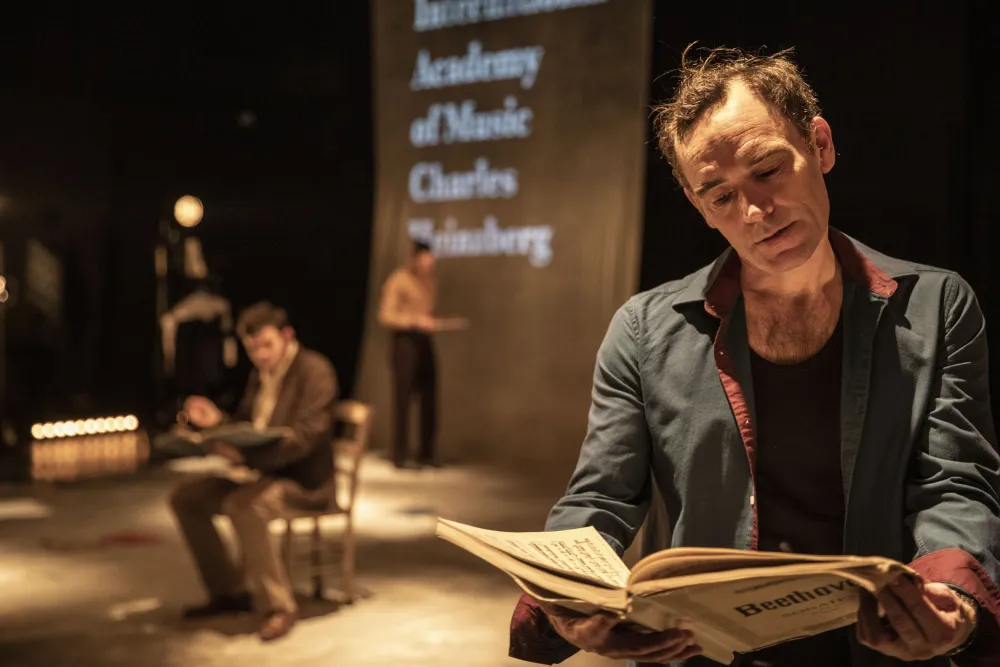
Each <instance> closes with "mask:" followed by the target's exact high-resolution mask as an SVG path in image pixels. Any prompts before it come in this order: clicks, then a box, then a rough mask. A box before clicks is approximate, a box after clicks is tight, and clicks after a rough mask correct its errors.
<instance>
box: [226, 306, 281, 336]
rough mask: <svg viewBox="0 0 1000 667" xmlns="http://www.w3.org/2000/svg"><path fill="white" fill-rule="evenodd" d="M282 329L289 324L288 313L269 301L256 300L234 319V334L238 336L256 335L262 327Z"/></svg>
mask: <svg viewBox="0 0 1000 667" xmlns="http://www.w3.org/2000/svg"><path fill="white" fill-rule="evenodd" d="M268 326H271V327H275V328H276V329H284V328H285V327H287V326H289V324H288V313H287V312H285V309H284V308H278V307H277V306H275V305H274V304H273V303H271V302H270V301H258V302H257V303H255V304H253V305H252V306H248V307H247V308H246V309H245V310H244V311H243V312H241V313H240V316H239V319H237V321H236V335H237V336H239V337H240V338H244V337H246V336H256V335H257V334H258V333H260V330H261V329H263V328H264V327H268Z"/></svg>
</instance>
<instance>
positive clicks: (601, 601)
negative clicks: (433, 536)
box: [437, 521, 628, 610]
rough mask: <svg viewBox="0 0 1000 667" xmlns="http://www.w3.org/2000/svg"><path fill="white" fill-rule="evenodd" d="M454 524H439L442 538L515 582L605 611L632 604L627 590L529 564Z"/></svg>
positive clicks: (442, 522) (622, 608)
mask: <svg viewBox="0 0 1000 667" xmlns="http://www.w3.org/2000/svg"><path fill="white" fill-rule="evenodd" d="M450 524H451V522H446V521H439V522H438V525H437V535H438V537H440V538H442V539H445V540H447V541H449V542H451V543H452V544H454V545H456V546H458V547H461V548H463V549H465V550H466V551H468V552H469V553H471V554H472V555H474V556H478V557H479V558H481V559H482V560H484V561H486V562H487V563H489V564H490V565H492V566H493V567H496V568H498V569H499V570H502V571H503V572H506V573H507V574H508V575H510V576H511V577H514V578H515V581H517V579H523V580H524V581H527V582H529V583H531V584H534V585H535V586H539V587H541V588H544V589H546V590H549V591H552V592H553V593H555V594H557V595H560V596H563V597H564V598H567V599H570V600H577V601H579V602H586V603H589V604H592V605H596V606H598V607H601V608H604V609H615V610H624V609H625V608H626V607H627V605H628V600H627V597H626V594H625V590H624V589H623V588H614V589H612V588H607V587H605V586H603V585H597V584H591V583H585V582H582V581H578V580H576V579H571V578H567V577H566V576H564V575H562V574H558V573H554V572H551V571H549V570H547V569H543V568H540V567H537V566H535V565H533V564H530V563H526V562H524V561H523V560H521V559H519V558H515V557H514V556H511V555H510V554H508V553H506V552H504V551H502V550H500V549H497V548H495V547H493V546H490V545H488V544H485V543H484V542H481V541H480V540H477V539H476V538H474V537H472V536H471V535H469V534H468V533H466V532H464V531H462V530H459V529H458V528H456V527H455V526H453V525H450ZM458 525H462V524H458ZM598 538H600V535H598Z"/></svg>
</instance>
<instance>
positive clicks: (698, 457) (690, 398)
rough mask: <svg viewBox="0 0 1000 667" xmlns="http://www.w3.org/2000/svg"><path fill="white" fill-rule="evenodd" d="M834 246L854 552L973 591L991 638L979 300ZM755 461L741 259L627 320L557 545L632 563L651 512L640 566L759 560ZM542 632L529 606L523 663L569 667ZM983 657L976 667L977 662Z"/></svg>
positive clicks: (860, 662)
mask: <svg viewBox="0 0 1000 667" xmlns="http://www.w3.org/2000/svg"><path fill="white" fill-rule="evenodd" d="M830 238H831V242H832V243H833V246H834V250H835V252H836V253H837V256H838V260H839V261H840V263H841V267H842V269H843V271H842V273H843V275H844V302H843V312H842V323H843V336H844V338H843V341H844V342H843V359H844V361H843V371H842V380H841V383H842V385H841V400H840V411H841V473H842V476H843V480H844V497H845V499H846V503H845V507H846V519H845V523H844V552H845V553H850V554H858V555H872V554H877V555H881V556H887V557H890V558H894V559H897V560H900V561H903V562H911V564H912V566H913V567H915V568H916V569H917V570H918V571H920V572H922V573H923V574H924V575H925V577H927V578H928V579H930V580H934V581H945V582H948V583H952V584H954V585H956V586H959V587H961V588H962V589H963V590H965V591H968V592H969V593H970V594H972V595H973V597H975V598H976V600H977V601H978V602H979V604H980V607H981V609H982V610H984V611H985V612H986V613H985V614H983V613H981V614H980V616H981V621H980V622H981V624H983V623H987V624H989V625H990V627H991V628H995V627H997V626H996V622H995V619H997V618H1000V594H998V592H997V588H996V586H995V584H994V582H996V581H1000V560H998V559H1000V456H998V454H997V448H996V436H995V432H994V426H993V419H992V415H991V412H990V400H989V386H988V377H987V373H988V361H987V349H986V336H985V329H984V321H983V316H982V313H981V311H980V309H979V305H978V303H977V301H976V298H975V295H974V293H973V291H972V289H971V288H970V287H969V285H968V284H967V283H966V282H965V281H964V280H962V278H960V277H959V276H958V275H956V274H955V273H952V272H950V271H944V270H941V269H936V268H932V267H928V266H921V265H918V264H914V263H911V262H905V261H900V260H897V259H893V258H890V257H887V256H885V255H881V254H879V253H877V252H875V251H874V250H871V249H869V248H866V247H865V246H863V245H861V244H860V243H857V242H856V241H854V240H852V239H850V238H848V237H847V236H845V235H843V234H841V233H840V232H837V231H836V230H831V232H830ZM803 445H804V446H808V433H804V434H803ZM755 450H756V442H755V439H754V399H753V383H752V379H751V377H750V358H749V344H748V341H747V333H746V324H745V318H744V312H743V305H742V299H741V298H740V289H739V259H738V257H737V256H736V254H735V252H732V250H731V249H730V250H729V251H727V252H726V253H724V254H723V255H722V256H721V257H720V258H719V259H718V260H716V261H715V262H714V263H713V264H711V265H710V266H708V267H705V268H704V269H702V270H700V271H698V272H697V273H694V274H692V275H690V276H688V277H686V278H683V279H681V280H678V281H674V282H670V283H667V284H665V285H662V286H660V287H658V288H656V289H653V290H650V291H648V292H644V293H642V294H639V295H637V296H635V297H633V298H631V299H630V300H629V301H628V302H627V303H626V304H625V305H624V306H623V307H622V308H620V309H619V310H618V312H617V313H616V314H615V316H614V318H613V319H612V322H611V325H610V327H609V329H608V332H607V335H606V337H605V339H604V342H603V343H602V345H601V348H600V351H599V352H598V355H597V364H596V370H595V374H594V388H593V396H592V405H591V409H590V415H589V427H588V431H587V436H586V439H585V440H584V443H583V447H582V449H581V452H580V459H579V462H578V464H577V468H576V471H575V472H574V474H573V476H572V479H571V481H570V483H569V487H568V489H567V491H566V494H565V496H564V497H563V498H562V499H561V500H559V501H558V503H557V504H556V505H555V507H554V508H553V509H552V511H551V513H550V515H549V519H548V522H547V524H546V529H547V530H558V529H566V528H578V527H581V526H587V525H590V526H594V527H595V528H597V529H598V530H599V531H600V532H601V533H602V534H603V535H605V537H606V539H608V541H609V542H610V543H611V544H612V546H614V547H615V548H616V549H617V550H618V552H619V553H623V552H624V550H625V549H626V548H627V547H628V545H630V544H631V542H632V541H633V539H634V538H635V536H636V533H637V532H638V530H639V528H640V526H641V525H642V524H643V522H644V521H647V514H648V515H649V516H648V521H647V523H646V525H647V529H646V530H645V531H644V540H643V549H642V551H643V554H648V553H651V552H654V551H658V550H661V549H664V548H667V547H680V546H708V547H729V548H738V549H756V547H757V513H756V505H755V498H754V455H755ZM545 625H546V624H545V623H544V618H543V617H541V615H540V612H538V610H537V609H536V608H534V607H533V606H532V603H531V601H530V600H529V599H526V598H525V599H522V602H521V603H520V606H519V608H518V610H517V611H516V612H515V617H514V622H513V624H512V642H511V654H512V655H513V656H514V657H519V658H522V659H526V660H532V661H536V662H549V663H551V662H558V661H561V660H562V659H565V657H568V655H571V654H572V652H573V651H572V647H569V646H568V645H567V644H565V643H562V642H560V641H559V640H558V639H553V638H552V636H551V633H550V632H549V631H548V630H546V628H545V627H544V626H545ZM549 630H550V629H549ZM994 634H995V633H994ZM975 648H976V647H973V650H971V651H970V652H969V653H968V659H967V660H966V661H964V662H968V663H969V664H974V663H973V662H972V661H973V660H974V659H975V657H976V655H977V654H978V653H979V652H978V651H976V650H974V649H975ZM991 650H992V649H991ZM852 655H853V664H854V665H857V666H864V667H869V666H870V667H876V666H882V665H891V664H896V662H895V661H893V660H892V659H889V658H886V657H884V656H882V655H880V654H878V653H875V652H873V651H870V650H869V649H867V648H865V647H862V646H860V645H858V644H856V643H853V645H852ZM990 657H991V658H992V657H993V656H990ZM687 664H688V665H702V664H705V665H708V664H714V663H712V662H710V661H708V660H707V659H704V658H696V659H693V660H690V661H689V662H688V663H687ZM928 664H934V665H937V664H941V665H946V664H947V660H946V659H941V660H939V661H936V662H932V663H928ZM975 664H979V663H975ZM988 664H992V660H991V661H990V662H989V663H988Z"/></svg>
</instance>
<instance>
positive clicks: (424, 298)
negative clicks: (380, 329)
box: [378, 268, 436, 331]
mask: <svg viewBox="0 0 1000 667" xmlns="http://www.w3.org/2000/svg"><path fill="white" fill-rule="evenodd" d="M435 296H436V295H435V285H434V281H433V279H431V280H421V279H420V278H418V277H417V276H415V275H414V274H413V272H412V271H410V270H409V269H406V268H400V269H396V270H395V271H393V272H392V274H390V275H389V278H388V279H386V281H385V284H384V285H383V286H382V300H381V302H380V303H379V309H378V321H379V323H380V324H381V325H382V326H384V327H388V328H390V329H398V330H404V331H405V330H407V329H413V328H414V326H415V324H416V322H417V321H418V320H419V319H420V318H421V317H431V316H433V314H434V305H435V304H434V301H435Z"/></svg>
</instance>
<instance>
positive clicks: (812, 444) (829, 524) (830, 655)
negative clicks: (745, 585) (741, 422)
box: [740, 323, 853, 667]
mask: <svg viewBox="0 0 1000 667" xmlns="http://www.w3.org/2000/svg"><path fill="white" fill-rule="evenodd" d="M841 338H842V334H841V325H840V323H838V324H837V328H836V329H835V330H834V333H833V336H831V337H830V340H829V341H827V343H826V344H825V345H824V346H823V348H822V349H821V350H820V351H819V352H817V353H816V355H815V356H813V357H812V358H811V359H807V360H806V361H803V362H801V363H797V364H775V363H771V362H769V361H767V360H765V359H763V358H761V357H760V356H758V355H757V354H755V353H754V352H753V351H752V350H751V353H750V363H751V372H752V374H753V393H754V404H755V408H756V413H757V415H756V417H757V419H756V424H755V428H756V436H757V461H756V470H755V474H754V478H755V486H756V499H755V501H756V503H757V525H758V530H759V533H758V537H759V541H758V543H759V548H760V549H761V550H762V551H791V552H794V553H805V554H823V555H832V554H841V553H843V527H844V488H843V477H842V475H841V468H840V375H841V363H842V352H841V350H842V342H841ZM849 632H853V626H849V627H847V628H841V629H839V630H833V631H831V632H826V633H823V634H821V635H816V636H813V637H809V638H806V639H800V640H797V641H793V642H787V643H785V644H779V645H778V646H773V647H771V648H768V649H763V650H761V651H756V652H754V653H751V654H748V655H746V656H744V657H743V660H741V661H740V665H741V667H765V666H766V667H800V666H802V667H804V666H806V665H808V666H810V667H827V666H829V667H834V666H836V667H844V666H845V665H850V664H851V658H850V651H849V644H848V641H847V637H848V633H849Z"/></svg>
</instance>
